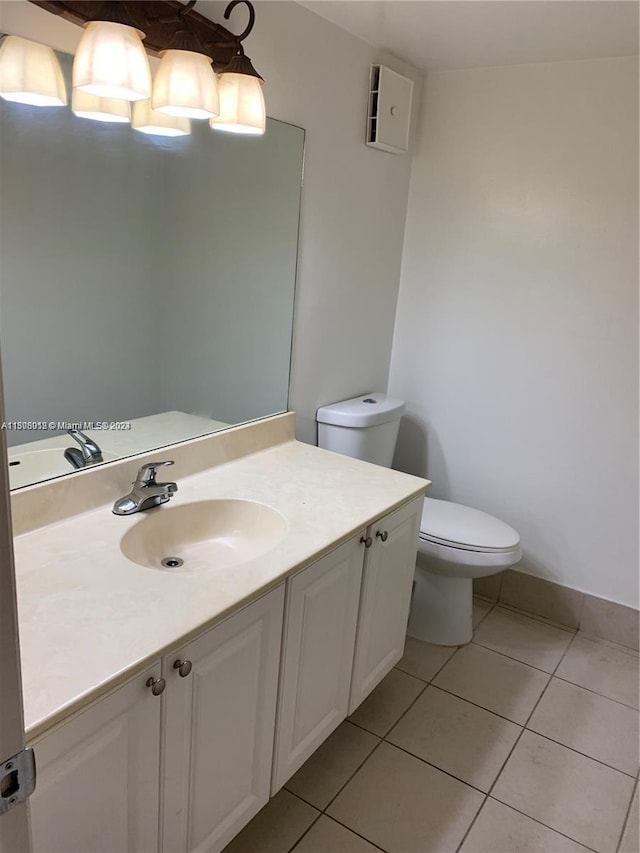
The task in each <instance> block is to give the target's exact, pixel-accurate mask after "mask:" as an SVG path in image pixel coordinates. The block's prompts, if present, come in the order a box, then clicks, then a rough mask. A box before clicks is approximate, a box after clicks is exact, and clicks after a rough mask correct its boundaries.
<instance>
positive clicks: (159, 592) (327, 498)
mask: <svg viewBox="0 0 640 853" xmlns="http://www.w3.org/2000/svg"><path fill="white" fill-rule="evenodd" d="M171 479H175V480H177V482H178V485H179V491H178V493H177V494H176V495H175V497H174V498H173V499H172V501H171V503H170V505H169V506H179V505H181V504H186V503H190V502H194V501H200V500H205V499H215V498H244V499H249V500H254V501H259V502H262V503H265V504H268V505H269V506H271V507H273V508H275V509H277V510H279V512H281V513H282V515H283V516H284V517H285V518H286V519H287V522H288V525H289V527H288V532H287V534H286V535H285V537H284V538H283V539H282V540H281V541H280V542H279V543H278V544H277V545H276V546H275V547H274V548H273V549H272V550H271V551H269V552H267V553H266V554H263V555H262V556H260V557H258V558H256V559H254V560H251V561H250V562H246V563H244V564H243V565H241V566H239V567H237V568H234V569H226V570H224V571H221V570H216V568H215V567H212V568H211V569H207V570H206V571H204V572H201V573H193V574H188V573H184V574H174V573H171V572H165V571H162V570H158V569H151V568H145V567H143V566H141V565H138V564H136V563H133V562H130V561H129V560H128V559H127V558H126V557H124V556H123V554H122V553H121V551H120V540H121V539H122V537H123V536H124V534H125V533H126V532H127V531H128V530H130V529H131V527H132V526H133V525H136V524H141V523H144V520H145V515H146V514H145V513H138V514H136V515H133V516H130V517H121V516H115V515H113V514H112V512H111V506H112V504H111V503H109V504H106V505H102V506H99V507H97V508H93V509H90V510H89V511H87V512H84V513H81V514H79V515H74V516H71V517H70V518H66V519H63V520H61V521H58V522H56V523H54V524H49V525H48V526H45V527H40V528H39V529H36V530H32V531H30V532H27V533H23V534H21V535H19V536H16V538H15V540H14V542H15V562H16V580H17V590H18V610H19V619H20V644H21V657H22V673H23V690H24V711H25V727H26V731H27V735H28V737H29V738H33V737H35V736H36V735H37V734H39V733H41V732H42V731H44V730H46V729H47V728H48V727H49V726H51V725H53V724H54V723H56V722H58V721H59V720H60V719H62V718H63V717H64V716H66V715H68V714H69V713H71V712H72V711H74V710H77V709H78V708H81V707H82V706H83V705H86V704H87V703H88V702H90V701H91V700H93V699H95V698H98V697H99V696H100V695H102V694H103V693H104V692H106V691H107V690H109V689H111V688H112V687H113V686H115V685H116V684H118V683H120V682H121V681H123V680H124V679H126V678H127V677H130V676H131V675H133V674H135V673H136V672H138V671H141V670H142V669H143V668H144V667H145V666H147V665H148V664H150V663H152V662H153V661H154V660H157V659H158V658H159V656H160V655H161V654H163V653H165V652H168V651H170V650H171V649H172V648H177V647H178V646H179V645H180V644H181V643H182V642H184V641H186V640H188V639H191V638H192V637H193V636H195V635H197V634H198V633H199V632H200V631H202V630H203V629H206V628H207V627H209V626H211V625H213V624H214V623H216V622H217V621H219V620H221V619H222V618H224V617H225V616H227V615H229V614H230V613H231V612H233V611H234V610H237V609H238V608H240V607H241V606H243V605H245V604H247V603H248V602H250V601H252V600H254V599H255V598H257V597H258V596H260V595H262V594H263V593H265V592H266V591H267V590H269V589H271V588H273V587H275V586H277V585H278V584H279V583H281V582H282V581H283V580H284V578H285V577H287V575H289V574H291V573H292V572H294V571H295V570H297V569H299V568H301V567H303V566H304V565H306V564H308V563H310V562H312V561H313V560H314V559H316V558H317V557H318V556H320V555H321V554H323V553H325V552H327V551H329V550H331V549H332V548H333V547H335V546H336V545H337V544H338V543H340V542H341V541H343V540H345V539H347V538H349V537H350V536H352V535H354V534H355V533H357V532H358V531H360V530H362V529H363V528H364V527H366V525H367V524H369V523H371V522H372V521H374V520H375V519H377V518H379V517H381V516H382V515H385V514H386V513H387V512H388V511H390V510H391V509H393V508H395V507H397V506H399V505H400V504H402V503H404V502H406V501H407V500H409V499H411V498H412V497H415V496H418V495H420V494H421V493H422V492H423V491H424V488H425V486H426V485H428V481H425V480H422V479H419V478H417V477H412V476H409V475H407V474H402V473H399V472H397V471H392V470H388V469H386V468H380V467H378V466H375V465H369V464H367V463H364V462H360V461H358V460H355V459H350V458H348V457H345V456H339V455H337V454H334V453H329V452H328V451H324V450H319V449H318V448H316V447H311V446H309V445H306V444H302V443H299V442H297V441H293V440H290V441H285V442H283V443H281V444H278V445H276V446H274V447H270V448H268V449H266V450H261V451H260V452H255V453H250V454H249V455H246V456H243V457H241V458H239V459H235V460H234V461H231V462H226V463H224V464H220V465H217V466H216V467H213V468H209V469H208V470H206V471H202V472H200V473H197V474H192V475H190V476H185V477H180V465H179V464H176V466H175V467H174V468H173V469H172V470H171ZM119 496H120V495H115V494H114V496H113V498H114V499H115V498H116V497H119ZM165 511H166V508H165V507H160V508H158V509H155V510H152V511H151V512H153V513H161V512H165Z"/></svg>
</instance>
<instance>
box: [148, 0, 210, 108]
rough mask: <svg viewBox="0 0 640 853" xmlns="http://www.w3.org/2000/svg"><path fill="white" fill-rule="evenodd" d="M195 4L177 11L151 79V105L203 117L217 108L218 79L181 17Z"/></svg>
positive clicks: (207, 58) (191, 1)
mask: <svg viewBox="0 0 640 853" xmlns="http://www.w3.org/2000/svg"><path fill="white" fill-rule="evenodd" d="M195 4H196V0H190V2H189V3H187V5H186V6H185V7H184V9H182V10H181V11H180V12H179V13H178V26H179V28H178V29H177V30H176V32H175V34H174V36H173V38H172V39H171V42H170V44H169V46H168V48H167V49H166V50H163V51H162V53H161V56H162V60H161V62H160V66H159V67H158V70H157V71H156V74H155V77H154V80H153V94H152V96H151V106H152V107H153V109H154V110H157V111H158V112H160V113H166V115H169V116H176V117H181V118H195V119H207V118H211V117H212V116H217V115H218V113H219V111H220V103H219V99H218V81H217V80H216V75H215V74H214V72H213V68H212V67H211V59H210V58H209V57H208V56H207V55H206V54H205V52H204V48H203V47H202V45H201V44H200V42H199V41H198V38H197V36H196V35H195V34H194V33H192V32H191V31H190V30H189V28H188V26H187V24H186V22H185V20H184V17H185V15H186V13H187V12H188V11H189V10H190V9H192V8H193V7H194V6H195Z"/></svg>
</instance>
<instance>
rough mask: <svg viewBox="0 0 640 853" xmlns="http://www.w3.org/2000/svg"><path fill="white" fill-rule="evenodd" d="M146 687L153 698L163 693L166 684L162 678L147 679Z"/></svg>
mask: <svg viewBox="0 0 640 853" xmlns="http://www.w3.org/2000/svg"><path fill="white" fill-rule="evenodd" d="M146 685H147V687H150V688H151V692H152V693H153V695H154V696H159V695H160V694H161V693H164V688H165V687H166V686H167V682H166V681H165V680H164V678H154V677H153V676H151V678H147V681H146Z"/></svg>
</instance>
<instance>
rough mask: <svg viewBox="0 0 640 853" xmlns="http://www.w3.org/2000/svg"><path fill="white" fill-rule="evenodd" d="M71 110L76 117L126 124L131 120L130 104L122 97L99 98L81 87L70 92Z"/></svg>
mask: <svg viewBox="0 0 640 853" xmlns="http://www.w3.org/2000/svg"><path fill="white" fill-rule="evenodd" d="M71 112H72V113H73V114H74V115H77V116H78V118H90V119H93V121H113V122H118V123H120V124H126V123H128V122H129V121H130V120H131V105H130V103H129V101H124V100H123V99H122V98H101V97H100V96H99V95H92V94H91V92H83V91H82V89H74V90H73V91H72V92H71Z"/></svg>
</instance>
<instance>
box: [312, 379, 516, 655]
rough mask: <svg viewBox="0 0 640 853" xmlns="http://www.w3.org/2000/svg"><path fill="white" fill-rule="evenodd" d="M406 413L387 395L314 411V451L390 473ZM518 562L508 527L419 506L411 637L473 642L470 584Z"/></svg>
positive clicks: (445, 507)
mask: <svg viewBox="0 0 640 853" xmlns="http://www.w3.org/2000/svg"><path fill="white" fill-rule="evenodd" d="M405 408H406V405H405V403H404V402H403V401H402V400H394V399H392V398H391V397H387V395H386V394H378V393H373V394H365V395H363V396H362V397H354V398H352V399H350V400H343V401H342V402H339V403H333V404H331V405H329V406H322V407H321V408H320V409H318V412H317V416H316V420H317V422H318V447H322V448H324V449H325V450H332V451H334V452H335V453H342V454H344V455H345V456H353V457H355V458H356V459H362V460H364V461H365V462H373V463H374V464H376V465H383V466H385V467H387V468H389V467H390V466H391V462H392V460H393V453H394V450H395V445H396V440H397V438H398V429H399V427H400V418H401V417H402V415H403V413H404V411H405ZM521 557H522V551H521V548H520V537H519V536H518V533H517V532H516V531H515V530H514V529H513V528H512V527H509V525H508V524H505V523H504V522H503V521H500V520H499V519H497V518H494V517H493V516H492V515H488V514H487V513H486V512H481V511H480V510H477V509H472V508H471V507H468V506H462V505H461V504H456V503H451V502H450V501H441V500H435V499H434V498H425V499H424V504H423V510H422V519H421V523H420V534H419V539H418V557H417V562H416V573H415V583H414V591H413V598H412V603H411V614H410V617H409V627H408V631H407V633H408V634H409V636H410V637H415V638H416V639H419V640H424V641H426V642H428V643H435V644H437V645H443V646H459V645H463V644H464V643H468V642H469V641H470V640H471V637H472V634H473V626H472V607H473V579H474V578H483V577H487V576H489V575H494V574H496V573H498V572H501V571H503V570H504V569H507V568H509V567H510V566H513V565H515V564H516V563H517V562H518V561H519V560H520V559H521Z"/></svg>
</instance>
